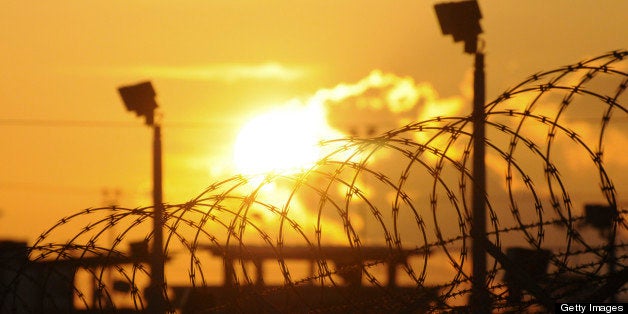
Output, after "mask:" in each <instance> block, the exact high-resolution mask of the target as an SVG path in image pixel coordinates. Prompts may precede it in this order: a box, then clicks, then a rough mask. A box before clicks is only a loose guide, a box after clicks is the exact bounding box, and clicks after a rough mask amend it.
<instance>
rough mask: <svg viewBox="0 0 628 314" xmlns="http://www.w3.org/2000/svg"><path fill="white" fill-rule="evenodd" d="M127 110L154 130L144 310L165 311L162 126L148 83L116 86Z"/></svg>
mask: <svg viewBox="0 0 628 314" xmlns="http://www.w3.org/2000/svg"><path fill="white" fill-rule="evenodd" d="M118 91H119V93H120V96H121V97H122V100H123V102H124V104H125V106H126V108H127V110H129V111H133V112H135V113H136V114H137V115H138V116H143V117H145V118H146V125H148V126H149V127H152V129H153V210H154V212H153V243H152V249H151V253H150V257H149V259H150V260H149V264H150V276H151V278H150V285H149V287H148V291H147V296H146V298H147V300H148V306H147V310H148V312H149V313H151V314H153V313H154V314H162V313H166V300H165V298H164V296H165V286H166V284H165V282H166V280H165V275H164V266H165V261H166V259H165V256H164V251H163V226H164V212H165V208H164V204H163V185H162V158H161V151H162V149H161V125H160V124H159V122H160V121H158V122H157V123H155V109H156V108H157V102H156V101H155V96H156V93H155V90H154V89H153V86H152V84H151V83H150V82H143V83H139V84H136V85H130V86H123V87H120V88H118Z"/></svg>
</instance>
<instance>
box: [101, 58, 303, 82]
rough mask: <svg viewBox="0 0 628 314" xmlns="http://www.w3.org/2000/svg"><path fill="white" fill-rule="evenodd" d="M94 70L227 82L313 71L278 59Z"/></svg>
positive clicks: (291, 77)
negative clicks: (259, 61)
mask: <svg viewBox="0 0 628 314" xmlns="http://www.w3.org/2000/svg"><path fill="white" fill-rule="evenodd" d="M91 70H92V72H97V73H101V74H104V75H114V76H126V75H136V76H147V77H153V78H163V79H174V80H193V81H215V82H226V83H233V82H237V81H243V80H280V81H293V80H298V79H302V78H304V77H306V76H307V75H308V72H309V69H307V68H306V67H303V66H287V65H284V64H281V63H278V62H264V63H214V64H208V65H198V66H158V65H142V66H129V67H113V68H111V67H107V68H96V69H91Z"/></svg>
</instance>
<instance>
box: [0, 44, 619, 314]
mask: <svg viewBox="0 0 628 314" xmlns="http://www.w3.org/2000/svg"><path fill="white" fill-rule="evenodd" d="M627 57H628V52H626V51H615V52H611V53H608V54H605V55H603V56H600V57H597V58H593V59H590V60H587V61H583V62H580V63H578V64H575V65H570V66H567V67H563V68H559V69H556V70H552V71H548V72H543V73H538V74H535V75H533V76H531V77H530V78H528V79H527V80H525V81H524V82H522V83H520V84H518V85H516V86H515V87H514V88H512V89H509V90H507V91H506V92H504V93H503V94H502V95H500V96H499V97H498V98H497V99H496V100H494V101H493V102H490V103H488V104H487V105H486V113H487V120H486V127H487V140H486V142H485V144H486V147H487V165H488V169H489V172H488V179H489V182H491V183H490V184H489V187H488V189H487V193H486V196H485V197H486V201H487V207H488V212H489V216H488V217H489V219H490V223H489V226H490V230H488V231H487V236H488V241H489V255H490V259H489V269H488V277H487V278H488V279H487V280H488V282H487V287H488V290H489V292H490V295H491V297H492V299H493V302H494V304H493V306H494V308H495V309H503V310H517V311H528V310H530V311H533V310H534V309H538V308H540V309H542V308H543V307H544V306H546V305H547V300H553V301H561V300H567V301H568V300H577V299H578V298H585V297H591V298H598V299H599V300H600V301H604V300H606V299H608V298H611V297H612V296H613V295H617V294H623V293H625V292H626V290H627V289H628V288H626V281H627V280H628V275H627V273H628V271H627V270H626V263H627V261H628V250H627V245H628V243H626V234H627V232H628V230H627V229H628V225H627V223H626V219H625V215H626V213H627V211H626V209H624V208H623V207H622V206H623V204H621V203H620V202H619V197H620V195H623V194H620V192H621V193H625V191H618V190H617V187H618V186H619V187H624V186H625V180H626V178H625V176H624V173H625V168H624V167H623V164H622V163H621V162H619V163H618V162H617V161H616V158H615V156H613V155H612V153H616V152H618V149H620V148H621V147H625V145H627V144H628V143H627V142H622V141H625V134H626V131H628V130H626V125H625V123H621V122H620V123H614V122H613V121H616V119H625V118H626V117H628V107H627V106H626V99H628V96H627V95H626V93H625V91H626V86H628V73H626V72H627V71H626V69H628V60H627V59H628V58H627ZM608 91H610V92H608ZM594 114H597V115H599V121H600V124H599V126H598V127H597V129H595V128H594V127H593V126H592V125H591V123H590V121H589V119H590V118H589V117H590V116H591V115H594ZM583 116H584V117H587V118H586V119H585V120H586V121H585V122H586V123H585V122H583V121H584V120H581V119H579V117H583ZM470 122H471V118H470V117H469V116H464V117H436V118H433V119H430V120H426V121H421V122H416V123H412V124H408V125H406V126H403V127H401V128H398V129H395V130H391V131H389V132H386V133H384V134H382V135H381V136H377V137H373V138H357V137H351V138H347V139H338V140H330V141H325V142H322V143H321V149H322V150H323V151H325V155H324V157H323V158H321V159H320V160H319V161H318V162H317V163H316V164H315V165H314V166H312V167H311V168H310V169H307V170H306V171H303V172H300V173H283V174H282V173H271V174H266V175H262V176H249V177H247V176H235V177H232V178H229V179H225V180H223V181H221V182H216V183H214V184H212V185H210V186H209V187H208V188H207V189H206V190H205V191H203V192H202V193H201V194H199V195H198V196H197V197H196V198H194V199H193V200H190V201H189V202H187V203H185V204H178V205H167V206H166V215H165V226H164V228H165V229H164V235H165V241H164V245H165V247H164V253H165V256H167V263H166V277H167V282H166V286H164V287H162V288H163V291H162V293H163V295H164V297H165V298H166V300H167V301H168V303H169V305H170V311H174V310H175V308H176V309H179V310H181V311H182V312H183V313H188V312H194V313H204V312H248V311H250V310H252V309H255V310H256V311H262V312H263V311H268V312H294V311H299V312H347V311H349V312H354V311H355V312H357V311H369V312H378V311H389V312H391V311H392V312H442V311H458V310H461V308H464V306H465V305H466V303H467V302H466V298H468V297H469V295H470V291H471V290H470V288H471V280H470V279H471V273H470V270H471V267H470V263H471V261H470V260H469V257H468V251H469V246H470V245H469V242H470V239H471V236H470V229H471V209H470V206H471V205H470V191H469V189H468V187H469V186H470V185H472V184H473V175H472V173H471V170H470V166H469V163H470V161H469V160H470V157H471V155H472V153H473V152H472V149H471V147H472V142H473V140H474V137H473V134H472V132H471V131H472V128H471V123H470ZM605 151H606V152H605ZM609 152H610V153H609ZM617 181H619V182H621V184H619V185H617V184H615V183H613V182H617ZM594 189H596V190H597V194H598V198H597V199H596V200H593V201H594V202H596V203H597V204H598V205H600V206H602V207H605V208H611V209H612V210H614V212H616V213H617V214H616V215H611V216H610V218H608V219H609V221H608V226H607V228H597V229H596V228H594V227H595V225H592V224H591V221H590V219H591V218H590V217H588V216H587V213H586V211H584V210H581V208H582V207H584V204H585V203H590V202H591V201H592V200H590V199H583V198H581V197H579V194H580V191H583V190H587V191H591V190H594ZM152 210H153V208H152V207H144V208H122V207H101V208H90V209H85V210H83V211H80V212H77V213H75V214H73V215H70V216H68V217H66V218H63V219H61V220H60V221H59V222H58V223H56V224H55V225H54V226H53V227H52V228H50V229H49V230H47V231H45V232H44V233H42V234H41V236H40V237H39V238H38V239H37V241H36V242H35V243H34V244H33V245H32V246H30V247H28V248H24V249H23V251H19V250H17V251H18V252H21V253H19V254H18V253H16V254H18V255H19V256H21V258H22V259H21V261H22V262H16V261H17V260H19V259H16V255H15V254H14V255H10V254H9V255H6V256H5V255H3V256H0V263H1V264H2V265H5V264H6V265H7V266H3V267H2V269H3V270H2V271H3V276H4V277H3V278H10V280H8V281H3V283H2V286H1V287H0V288H1V289H2V290H1V291H2V294H0V309H2V310H3V311H4V310H5V309H6V310H7V311H9V310H11V309H18V308H19V309H21V310H22V309H23V310H22V311H25V312H29V311H31V312H37V311H39V310H41V309H47V310H54V311H55V312H60V311H66V310H68V311H69V310H70V309H72V308H74V307H80V308H85V309H90V310H101V311H111V310H116V309H125V308H131V309H133V310H143V309H146V304H147V303H146V299H145V297H144V293H143V290H144V289H146V288H147V285H148V283H149V281H150V274H149V270H148V266H147V265H148V258H149V255H150V252H149V251H148V247H149V246H148V242H150V241H151V239H152V237H153V235H152V227H151V222H152ZM114 227H115V228H114ZM602 231H603V232H602ZM126 246H129V247H130V249H129V248H127V247H126ZM517 250H519V251H517ZM521 251H523V252H527V253H526V254H528V257H526V258H537V259H536V260H535V262H528V264H534V265H540V267H541V271H540V272H539V271H538V270H534V269H530V268H529V267H527V265H525V263H524V262H523V261H522V260H518V259H519V257H513V256H512V255H511V254H514V253H516V252H521ZM20 254H21V255H20ZM212 256H213V257H212ZM530 256H532V257H530ZM535 256H536V257H535ZM539 258H540V259H539ZM303 261H305V262H306V264H307V263H309V264H308V265H307V266H306V267H305V268H307V267H309V271H308V270H305V271H304V270H303V268H304V267H303ZM538 261H541V262H538ZM299 263H301V264H299ZM264 274H266V275H267V276H270V277H274V278H281V280H280V281H281V282H278V283H277V282H276V283H270V282H266V281H265V280H266V279H268V278H266V279H264V278H263V277H264ZM79 276H83V277H85V278H83V279H80V278H78V277H79ZM522 276H523V277H525V278H523V279H522ZM5 282H6V283H5ZM220 282H222V283H220ZM58 285H61V286H62V288H63V287H64V288H63V289H65V290H64V291H67V294H68V295H69V296H68V295H66V299H63V298H59V297H58V296H57V295H55V294H54V293H52V292H51V291H54V288H55V287H57V286H58ZM64 285H65V286H64ZM32 287H37V288H36V289H35V288H32ZM585 287H587V288H586V289H584V288H585ZM33 289H35V290H36V291H39V292H37V293H39V294H37V295H38V298H37V302H35V303H34V302H33V300H32V297H31V296H30V295H32V294H33V291H32V290H33ZM63 289H61V290H63ZM29 290H31V291H30V294H29V293H27V292H29ZM57 290H58V289H57ZM519 290H520V291H519ZM68 300H70V301H68ZM199 300H200V301H199Z"/></svg>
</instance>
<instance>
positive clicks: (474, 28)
mask: <svg viewBox="0 0 628 314" xmlns="http://www.w3.org/2000/svg"><path fill="white" fill-rule="evenodd" d="M434 9H435V10H436V16H437V17H438V23H439V24H440V28H441V30H442V31H443V35H453V36H454V42H459V41H464V52H466V53H475V52H476V51H477V39H478V35H479V34H481V33H482V27H481V26H480V19H481V18H482V14H481V13H480V7H479V6H478V3H477V1H475V0H473V1H462V2H446V3H439V4H437V5H435V6H434Z"/></svg>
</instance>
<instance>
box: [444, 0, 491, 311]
mask: <svg viewBox="0 0 628 314" xmlns="http://www.w3.org/2000/svg"><path fill="white" fill-rule="evenodd" d="M434 9H435V11H436V15H437V17H438V21H439V24H440V27H441V30H442V32H443V34H444V35H452V36H453V37H454V41H455V42H458V41H463V42H464V52H465V53H469V54H475V70H474V75H473V113H472V115H471V117H472V121H473V170H472V171H473V188H472V195H473V196H472V203H473V205H472V206H473V209H472V217H471V219H472V220H471V239H472V244H471V254H472V262H473V268H472V277H471V284H472V288H471V296H470V299H469V307H470V310H471V312H472V313H490V312H491V308H492V305H491V298H490V295H489V293H488V288H487V286H486V252H487V243H488V239H487V237H486V164H485V157H484V156H485V154H486V150H485V146H484V142H485V138H486V134H485V126H484V125H485V121H486V113H485V112H484V102H485V90H486V87H485V78H484V52H483V51H482V50H481V49H478V35H479V34H481V33H482V28H481V26H480V19H481V18H482V14H481V13H480V7H479V6H478V3H477V1H475V0H472V1H462V2H447V3H440V4H437V5H435V6H434Z"/></svg>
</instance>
